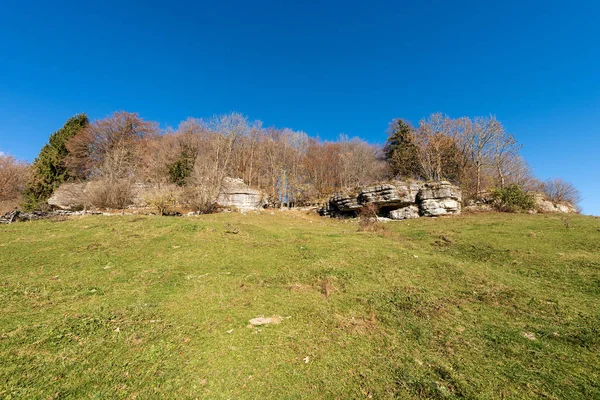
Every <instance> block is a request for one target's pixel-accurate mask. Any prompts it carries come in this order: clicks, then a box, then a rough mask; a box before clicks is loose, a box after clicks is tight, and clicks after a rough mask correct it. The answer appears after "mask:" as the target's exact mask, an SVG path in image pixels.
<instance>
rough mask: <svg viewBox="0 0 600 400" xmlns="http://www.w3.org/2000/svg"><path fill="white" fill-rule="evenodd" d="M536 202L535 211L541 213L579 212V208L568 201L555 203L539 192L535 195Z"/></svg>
mask: <svg viewBox="0 0 600 400" xmlns="http://www.w3.org/2000/svg"><path fill="white" fill-rule="evenodd" d="M533 199H534V202H535V208H536V209H535V211H537V212H541V213H565V214H575V213H577V209H576V208H575V207H574V206H573V205H572V204H568V203H564V204H563V203H553V202H551V201H550V200H548V199H546V197H545V196H544V195H543V194H541V193H538V194H536V195H535V196H534V198H533Z"/></svg>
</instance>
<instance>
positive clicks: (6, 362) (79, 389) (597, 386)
mask: <svg viewBox="0 0 600 400" xmlns="http://www.w3.org/2000/svg"><path fill="white" fill-rule="evenodd" d="M567 222H568V223H567ZM567 225H568V226H567ZM235 232H237V233H235ZM0 271H1V275H0V306H1V309H2V313H1V315H0V398H3V399H13V398H14V399H16V398H19V399H20V398H35V399H53V398H60V399H63V398H65V399H67V398H68V399H85V398H94V399H101V398H104V399H113V398H139V399H149V398H173V399H175V398H177V399H182V398H211V399H212V398H215V399H220V398H223V399H229V398H231V399H234V398H244V399H246V398H247V399H264V398H277V399H284V398H285V399H288V398H289V399H296V398H298V399H300V398H339V399H349V398H373V399H385V398H400V399H410V398H469V399H475V398H480V399H491V398H497V399H501V398H519V399H520V398H549V399H593V398H600V219H598V218H593V217H582V216H573V217H569V220H568V221H563V220H562V219H561V217H560V216H553V215H510V214H489V215H464V216H459V217H455V218H447V219H446V218H437V219H426V218H422V219H419V220H413V221H409V222H406V221H405V222H398V223H387V224H384V225H383V226H382V228H380V229H378V230H376V231H375V232H364V231H359V225H358V224H357V223H356V222H352V221H337V220H328V219H322V218H320V217H318V216H314V215H306V214H302V213H300V212H287V213H286V212H275V213H273V214H272V213H271V212H269V211H265V212H262V213H261V214H260V215H258V214H248V215H242V214H236V213H228V214H218V215H209V216H202V217H190V218H169V217H137V216H122V217H81V218H74V219H70V220H67V221H38V222H31V223H16V224H12V225H5V226H0ZM258 316H265V317H279V319H280V323H279V324H272V325H265V326H260V327H248V323H249V320H250V319H252V318H255V317H258Z"/></svg>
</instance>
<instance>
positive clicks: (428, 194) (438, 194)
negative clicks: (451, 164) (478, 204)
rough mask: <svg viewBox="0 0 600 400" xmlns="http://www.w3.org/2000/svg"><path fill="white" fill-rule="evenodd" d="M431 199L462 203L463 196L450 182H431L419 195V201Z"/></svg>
mask: <svg viewBox="0 0 600 400" xmlns="http://www.w3.org/2000/svg"><path fill="white" fill-rule="evenodd" d="M431 199H452V200H457V201H461V200H462V194H461V192H460V189H459V188H458V187H456V186H454V185H452V184H451V183H450V182H446V181H442V182H429V183H425V184H424V185H423V186H422V187H421V190H419V193H418V195H417V200H419V201H423V200H431Z"/></svg>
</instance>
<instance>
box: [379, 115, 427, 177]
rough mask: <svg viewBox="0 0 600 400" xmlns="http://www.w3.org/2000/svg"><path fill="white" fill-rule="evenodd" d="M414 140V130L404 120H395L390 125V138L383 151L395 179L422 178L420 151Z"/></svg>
mask: <svg viewBox="0 0 600 400" xmlns="http://www.w3.org/2000/svg"><path fill="white" fill-rule="evenodd" d="M414 138H415V130H414V128H413V127H412V126H411V125H410V124H408V123H407V122H405V121H404V120H403V119H397V120H394V121H393V122H392V124H391V125H390V136H389V137H388V140H387V143H386V145H385V147H384V149H383V150H384V154H385V159H386V161H387V162H388V163H389V165H390V167H391V168H392V173H393V175H394V177H402V178H417V177H420V176H421V173H420V166H419V159H418V149H417V146H416V144H415V142H414Z"/></svg>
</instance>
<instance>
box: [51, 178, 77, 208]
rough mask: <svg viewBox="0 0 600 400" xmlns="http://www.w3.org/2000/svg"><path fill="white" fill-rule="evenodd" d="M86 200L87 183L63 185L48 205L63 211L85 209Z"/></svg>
mask: <svg viewBox="0 0 600 400" xmlns="http://www.w3.org/2000/svg"><path fill="white" fill-rule="evenodd" d="M86 199H87V184H86V183H63V184H62V185H60V187H59V188H58V189H56V190H55V191H54V193H53V194H52V196H51V197H50V198H49V199H48V204H50V205H51V206H54V207H57V208H60V209H62V210H77V209H83V208H84V206H85V205H86V203H87V200H86Z"/></svg>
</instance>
